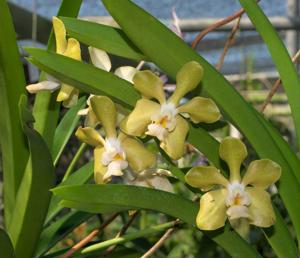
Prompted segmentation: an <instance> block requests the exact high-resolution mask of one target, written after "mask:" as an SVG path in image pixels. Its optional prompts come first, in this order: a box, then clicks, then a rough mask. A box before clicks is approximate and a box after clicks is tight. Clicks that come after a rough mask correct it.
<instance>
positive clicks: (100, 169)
mask: <svg viewBox="0 0 300 258" xmlns="http://www.w3.org/2000/svg"><path fill="white" fill-rule="evenodd" d="M104 151H105V149H104V148H102V147H97V148H95V149H94V180H95V182H96V183H97V184H104V183H106V182H104V181H103V177H104V175H105V174H106V172H107V167H105V166H103V165H102V161H101V160H102V154H103V152H104Z"/></svg>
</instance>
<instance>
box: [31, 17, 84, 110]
mask: <svg viewBox="0 0 300 258" xmlns="http://www.w3.org/2000/svg"><path fill="white" fill-rule="evenodd" d="M52 22H53V30H54V35H55V41H56V53H57V54H60V55H64V56H67V57H70V58H73V59H76V60H79V61H80V60H81V50H80V44H79V42H78V41H77V40H76V39H74V38H69V39H67V38H66V29H65V26H64V24H63V22H62V21H61V20H60V19H58V18H57V17H53V18H52ZM59 88H60V91H59V93H58V95H57V101H59V102H61V101H63V105H64V106H65V107H71V106H73V105H75V104H76V103H77V100H78V95H79V91H78V90H77V89H76V88H73V87H72V86H70V85H68V84H65V83H61V82H60V81H59V80H57V79H55V78H54V77H52V76H50V75H46V80H45V81H41V82H38V83H35V84H30V85H28V86H27V87H26V89H27V90H28V91H29V92H30V93H37V92H40V91H51V92H53V91H55V90H57V89H59Z"/></svg>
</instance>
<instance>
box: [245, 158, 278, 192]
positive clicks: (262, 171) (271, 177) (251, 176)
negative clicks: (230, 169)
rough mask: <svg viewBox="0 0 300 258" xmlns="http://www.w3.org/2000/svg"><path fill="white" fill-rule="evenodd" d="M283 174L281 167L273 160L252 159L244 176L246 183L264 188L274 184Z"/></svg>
mask: <svg viewBox="0 0 300 258" xmlns="http://www.w3.org/2000/svg"><path fill="white" fill-rule="evenodd" d="M280 175H281V167H280V166H279V165H278V164H277V163H275V162H274V161H272V160H269V159H261V160H255V161H252V162H251V163H250V165H249V167H248V169H247V172H246V173H245V175H244V177H243V181H242V182H243V184H244V185H253V186H256V187H262V188H263V189H265V188H267V187H269V186H270V185H272V184H274V183H275V182H276V181H277V180H278V179H279V178H280Z"/></svg>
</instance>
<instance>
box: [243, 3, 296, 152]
mask: <svg viewBox="0 0 300 258" xmlns="http://www.w3.org/2000/svg"><path fill="white" fill-rule="evenodd" d="M240 3H241V5H242V6H243V7H244V8H245V10H246V13H247V15H248V16H249V18H250V20H251V22H252V23H253V25H254V26H255V28H256V30H257V31H258V32H259V34H260V35H261V37H262V38H263V40H264V42H265V43H266V45H267V47H268V49H269V52H270V54H271V56H272V59H273V61H274V63H275V65H276V67H277V70H278V72H279V74H280V78H281V81H282V85H283V87H284V90H285V92H286V94H287V96H288V101H289V104H290V107H291V111H292V116H293V118H294V124H295V129H296V134H297V140H298V141H297V142H298V148H300V101H299V99H300V78H299V74H298V72H297V69H296V67H295V65H294V64H293V62H292V60H291V57H290V55H289V53H288V51H287V49H286V47H285V46H284V43H283V41H282V39H281V38H280V36H279V34H278V33H277V32H276V30H275V29H274V27H273V25H272V24H271V22H270V21H269V20H268V18H267V17H266V15H265V14H264V13H263V11H262V9H261V8H260V7H259V5H258V4H257V2H256V1H255V0H240Z"/></svg>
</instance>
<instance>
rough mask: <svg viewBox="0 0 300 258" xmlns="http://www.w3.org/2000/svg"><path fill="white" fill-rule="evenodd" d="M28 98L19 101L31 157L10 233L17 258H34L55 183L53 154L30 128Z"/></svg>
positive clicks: (39, 136) (9, 227)
mask: <svg viewBox="0 0 300 258" xmlns="http://www.w3.org/2000/svg"><path fill="white" fill-rule="evenodd" d="M26 105H27V99H26V97H25V96H22V98H21V99H20V113H21V119H22V122H23V130H24V134H25V135H26V137H27V140H28V146H29V151H30V158H29V161H28V163H27V166H26V169H25V172H24V177H23V178H22V182H21V185H20V188H19V191H18V195H17V198H16V205H15V209H14V212H13V216H12V219H11V221H10V224H9V226H8V232H9V235H10V237H11V240H12V242H13V245H14V248H15V254H16V257H22V258H31V257H32V256H33V254H34V251H35V248H36V245H37V243H38V241H39V236H40V233H41V231H42V227H43V224H44V220H45V217H46V214H47V210H48V205H49V201H50V197H51V192H50V191H49V190H50V188H51V187H52V186H53V184H54V167H53V163H52V159H51V154H50V152H49V150H48V148H47V145H46V143H45V142H44V141H43V139H42V137H41V135H40V134H39V133H37V132H36V131H35V130H33V129H31V128H30V127H29V125H28V123H29V122H32V117H31V113H29V111H28V110H27V107H26Z"/></svg>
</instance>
